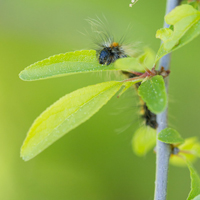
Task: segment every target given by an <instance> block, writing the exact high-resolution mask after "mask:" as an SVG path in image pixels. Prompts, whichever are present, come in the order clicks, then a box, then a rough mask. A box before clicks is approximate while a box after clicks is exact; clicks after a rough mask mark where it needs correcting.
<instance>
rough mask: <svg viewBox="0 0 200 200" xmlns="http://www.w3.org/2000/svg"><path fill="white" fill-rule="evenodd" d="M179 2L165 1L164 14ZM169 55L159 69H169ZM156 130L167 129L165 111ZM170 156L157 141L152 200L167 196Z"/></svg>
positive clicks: (168, 148)
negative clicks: (153, 195)
mask: <svg viewBox="0 0 200 200" xmlns="http://www.w3.org/2000/svg"><path fill="white" fill-rule="evenodd" d="M179 3H180V0H167V9H166V14H167V13H169V12H170V11H171V10H173V9H174V8H175V7H176V6H177V5H178V4H179ZM164 27H165V28H168V27H169V25H168V24H166V23H165V24H164ZM170 60H171V54H167V55H165V56H163V57H162V58H161V60H160V65H159V69H161V67H164V68H165V70H168V69H169V67H170ZM165 86H166V91H167V92H168V78H166V80H165ZM157 123H158V129H157V133H159V132H160V131H161V130H163V129H165V128H166V127H167V109H166V110H165V111H164V112H162V113H160V114H158V115H157ZM170 154H171V147H170V145H169V144H166V143H163V142H161V141H159V140H157V145H156V181H155V197H154V200H166V196H167V175H168V165H169V157H170Z"/></svg>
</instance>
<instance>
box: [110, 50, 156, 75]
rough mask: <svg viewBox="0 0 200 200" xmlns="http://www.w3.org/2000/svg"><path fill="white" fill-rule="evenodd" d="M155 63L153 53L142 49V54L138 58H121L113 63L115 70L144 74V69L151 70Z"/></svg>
mask: <svg viewBox="0 0 200 200" xmlns="http://www.w3.org/2000/svg"><path fill="white" fill-rule="evenodd" d="M154 63H155V53H154V51H153V50H152V49H150V48H147V47H146V48H144V53H143V54H142V55H140V56H139V57H137V58H135V57H128V58H121V59H118V60H116V61H115V63H114V66H115V68H116V69H120V70H124V71H135V72H144V71H145V69H146V68H148V69H152V68H153V66H154Z"/></svg>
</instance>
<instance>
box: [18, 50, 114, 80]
mask: <svg viewBox="0 0 200 200" xmlns="http://www.w3.org/2000/svg"><path fill="white" fill-rule="evenodd" d="M104 70H117V69H116V68H114V66H113V64H111V65H109V66H107V65H100V64H99V63H98V61H97V57H96V51H94V50H82V51H75V52H68V53H65V54H59V55H54V56H51V57H49V58H47V59H44V60H42V61H39V62H36V63H34V64H32V65H30V66H29V67H27V68H25V69H24V70H23V71H21V72H20V74H19V77H20V78H21V79H22V80H24V81H34V80H40V79H46V78H53V77H58V76H65V75H70V74H75V73H83V72H97V71H104Z"/></svg>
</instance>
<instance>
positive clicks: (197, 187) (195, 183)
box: [187, 162, 200, 200]
mask: <svg viewBox="0 0 200 200" xmlns="http://www.w3.org/2000/svg"><path fill="white" fill-rule="evenodd" d="M187 165H188V168H189V170H190V178H191V190H190V193H189V195H188V198H187V200H192V199H194V198H195V197H196V196H197V195H199V194H200V178H199V175H198V173H197V172H196V170H195V169H194V167H193V165H192V164H191V163H190V162H187Z"/></svg>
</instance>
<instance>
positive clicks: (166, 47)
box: [156, 5, 200, 62]
mask: <svg viewBox="0 0 200 200" xmlns="http://www.w3.org/2000/svg"><path fill="white" fill-rule="evenodd" d="M165 19H166V22H167V23H168V24H171V26H172V25H174V28H173V29H174V31H172V30H170V29H169V28H165V29H160V30H158V31H157V33H156V37H157V38H160V39H162V40H163V42H164V43H163V44H162V45H161V46H160V48H159V50H158V53H157V55H156V62H157V61H158V60H159V59H160V58H161V57H162V56H164V55H166V54H168V53H170V52H172V51H174V50H176V49H178V48H180V47H182V46H184V45H186V44H187V43H188V42H190V41H191V40H193V39H194V38H195V37H197V36H198V35H199V34H200V12H199V11H197V10H196V9H194V8H193V7H192V6H190V5H181V6H177V7H176V8H175V9H174V10H173V12H171V13H169V14H168V15H166V18H165Z"/></svg>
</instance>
